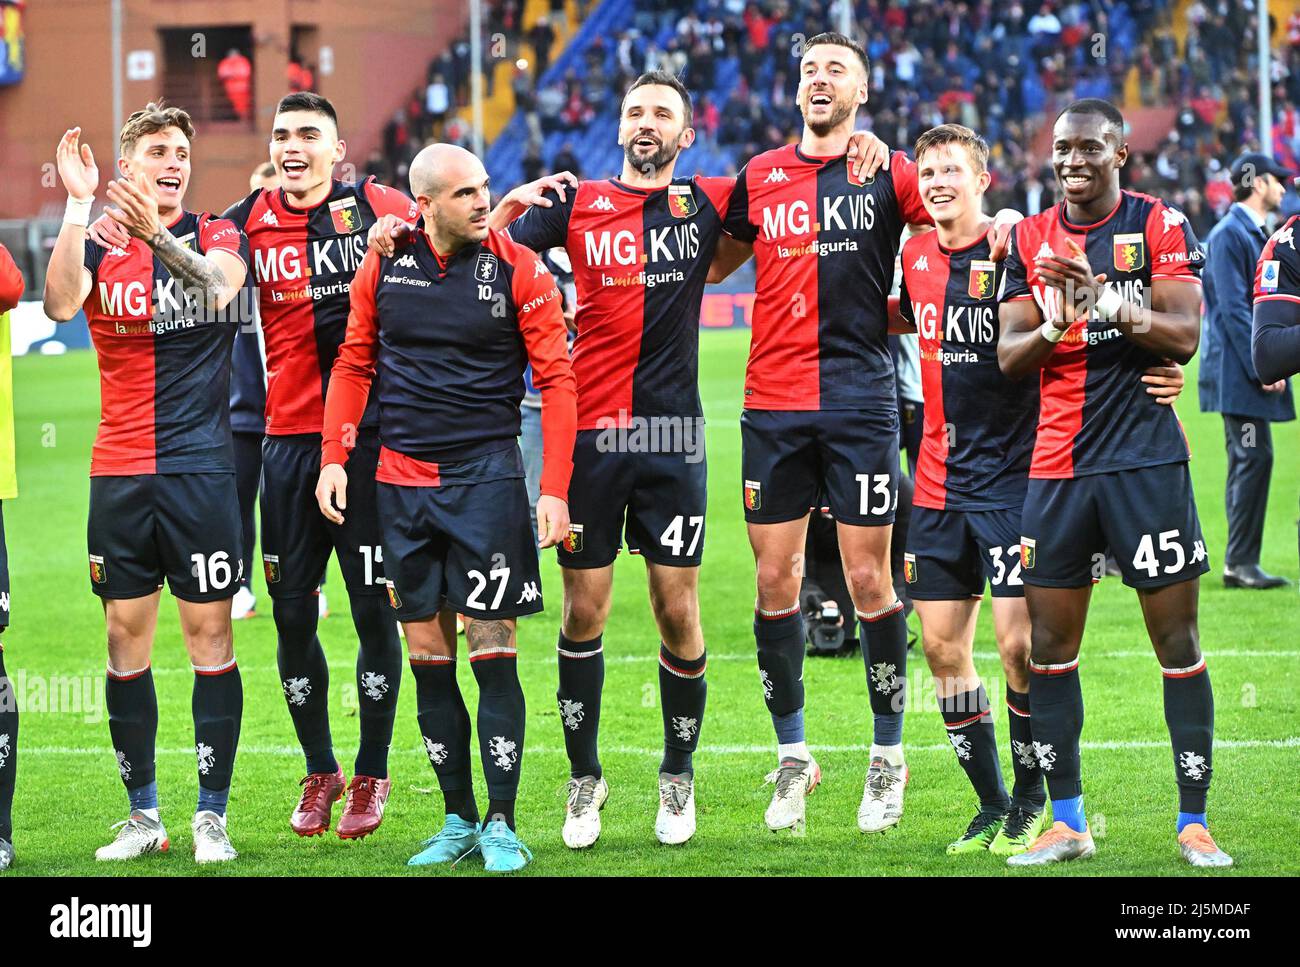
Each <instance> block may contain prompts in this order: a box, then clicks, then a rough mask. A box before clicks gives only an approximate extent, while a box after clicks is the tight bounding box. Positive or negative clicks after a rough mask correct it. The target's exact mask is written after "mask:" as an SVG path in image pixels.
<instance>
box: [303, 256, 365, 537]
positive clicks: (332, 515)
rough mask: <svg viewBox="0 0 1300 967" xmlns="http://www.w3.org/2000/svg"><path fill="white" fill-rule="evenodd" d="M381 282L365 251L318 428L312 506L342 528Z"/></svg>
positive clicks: (355, 278)
mask: <svg viewBox="0 0 1300 967" xmlns="http://www.w3.org/2000/svg"><path fill="white" fill-rule="evenodd" d="M378 281H379V256H378V255H377V254H376V253H375V252H367V253H366V257H365V258H364V259H363V260H362V261H361V267H360V268H359V269H357V274H356V276H355V277H354V278H353V281H352V289H351V310H350V312H349V313H348V329H347V335H346V336H345V337H344V339H343V344H342V345H341V346H340V347H339V354H338V355H337V356H336V357H335V358H334V367H333V368H332V369H331V370H330V384H329V390H328V391H327V392H326V394H325V422H324V425H323V427H322V429H321V471H320V478H319V479H318V481H317V483H316V502H317V503H318V504H319V505H320V511H321V513H322V514H324V515H325V517H326V518H327V519H328V520H331V521H333V522H334V523H336V524H341V523H343V515H342V514H341V513H340V512H339V511H342V510H346V509H347V506H348V502H347V486H348V475H347V471H345V470H344V469H343V465H344V464H345V463H347V461H348V453H349V452H350V451H351V450H352V448H353V446H355V445H356V439H357V428H358V427H359V426H360V425H361V417H362V416H363V415H364V414H365V411H366V400H367V399H369V397H370V384H371V382H372V381H373V380H374V378H375V359H376V357H377V356H378V354H379V312H378V309H377V307H376V306H375V286H376V284H377V283H378Z"/></svg>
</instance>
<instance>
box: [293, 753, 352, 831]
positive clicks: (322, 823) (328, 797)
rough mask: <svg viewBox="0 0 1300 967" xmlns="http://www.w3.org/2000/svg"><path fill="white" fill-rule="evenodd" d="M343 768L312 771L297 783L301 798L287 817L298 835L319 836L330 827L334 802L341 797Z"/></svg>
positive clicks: (343, 780)
mask: <svg viewBox="0 0 1300 967" xmlns="http://www.w3.org/2000/svg"><path fill="white" fill-rule="evenodd" d="M346 782H347V780H346V779H344V778H343V769H342V768H340V769H338V770H337V771H336V772H333V773H330V772H313V773H311V774H310V775H309V776H307V777H305V778H304V779H303V780H302V782H300V783H298V785H300V786H302V787H303V789H302V798H301V799H299V800H298V808H296V809H295V810H294V811H293V815H292V816H290V817H289V825H290V826H291V827H293V831H294V832H295V833H297V834H298V835H299V836H319V835H320V834H321V833H323V832H325V830H327V829H329V828H330V819H331V818H332V814H333V812H334V804H335V803H336V802H338V801H339V800H340V799H342V798H343V786H344V784H345V783H346Z"/></svg>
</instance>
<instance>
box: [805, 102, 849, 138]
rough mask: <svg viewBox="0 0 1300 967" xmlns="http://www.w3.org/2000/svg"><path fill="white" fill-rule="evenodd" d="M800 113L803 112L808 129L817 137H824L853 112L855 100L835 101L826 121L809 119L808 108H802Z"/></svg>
mask: <svg viewBox="0 0 1300 967" xmlns="http://www.w3.org/2000/svg"><path fill="white" fill-rule="evenodd" d="M800 113H801V114H803V118H804V124H806V125H808V129H809V130H810V131H812V133H813V134H815V135H817V137H819V138H824V137H826V135H828V134H830V133H831V132H832V131H834V130H835V129H836V128H837V127H839V126H840V125H841V124H843V123H844V121H845V120H846V119H847V118H848V117H850V116H851V115H852V114H853V102H852V101H851V100H848V99H845V100H843V101H835V102H834V103H833V104H832V105H831V116H830V118H829V119H828V120H826V121H809V120H808V112H807V110H806V109H801V111H800Z"/></svg>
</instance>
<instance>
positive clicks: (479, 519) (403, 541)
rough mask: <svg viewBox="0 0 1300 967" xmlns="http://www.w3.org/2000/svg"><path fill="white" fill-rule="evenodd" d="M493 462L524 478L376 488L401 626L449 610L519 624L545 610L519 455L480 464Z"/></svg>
mask: <svg viewBox="0 0 1300 967" xmlns="http://www.w3.org/2000/svg"><path fill="white" fill-rule="evenodd" d="M494 461H495V462H497V465H498V466H499V467H502V468H506V467H507V462H508V464H509V466H510V467H517V468H518V471H517V476H514V475H512V476H502V477H498V478H497V479H492V480H484V481H481V482H472V483H444V484H443V485H441V486H438V487H422V486H405V485H399V484H390V483H382V482H381V483H378V484H377V485H376V487H377V490H378V497H379V517H380V520H381V522H382V525H383V531H384V547H385V549H386V550H387V553H388V567H387V575H388V593H389V598H390V601H391V603H392V605H393V607H394V608H395V609H397V617H398V619H399V620H402V621H418V620H420V619H423V618H429V617H432V616H433V615H435V614H437V613H438V612H439V611H440V610H442V608H443V607H444V606H450V607H451V608H452V609H454V610H455V611H456V612H458V613H459V614H463V615H465V616H466V617H469V618H515V617H518V616H519V615H525V614H535V613H536V612H538V611H541V610H542V594H541V587H542V580H541V576H540V574H539V573H538V567H537V541H536V536H535V535H534V533H533V528H532V520H531V519H530V518H529V515H528V488H527V486H526V485H525V483H524V474H523V461H522V458H521V457H520V455H519V448H518V447H515V448H513V449H512V450H508V451H504V452H502V453H501V454H499V455H498V454H493V455H491V456H489V457H486V458H479V460H476V461H474V462H475V463H480V464H482V465H481V466H480V468H479V469H481V470H486V469H487V466H486V465H487V464H489V463H492V462H494ZM441 470H442V471H443V476H444V478H445V479H447V478H450V479H454V477H455V475H456V471H457V468H455V467H450V466H447V465H446V464H444V465H442V467H441ZM504 472H509V473H513V472H514V471H513V470H510V469H505V470H504ZM489 475H491V474H489ZM350 505H351V501H349V506H350Z"/></svg>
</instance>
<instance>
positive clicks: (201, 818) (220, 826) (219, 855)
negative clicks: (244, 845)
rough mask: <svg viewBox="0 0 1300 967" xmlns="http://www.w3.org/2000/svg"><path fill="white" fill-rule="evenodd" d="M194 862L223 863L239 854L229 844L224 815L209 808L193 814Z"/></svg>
mask: <svg viewBox="0 0 1300 967" xmlns="http://www.w3.org/2000/svg"><path fill="white" fill-rule="evenodd" d="M192 828H193V830H194V862H195V863H224V862H226V861H227V860H233V859H235V858H236V857H238V856H239V854H238V853H236V852H235V847H233V846H231V845H230V834H229V833H227V832H226V817H225V816H218V815H217V814H216V813H214V812H211V811H210V810H207V809H205V810H203V812H200V813H195V814H194V823H193V826H192Z"/></svg>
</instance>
